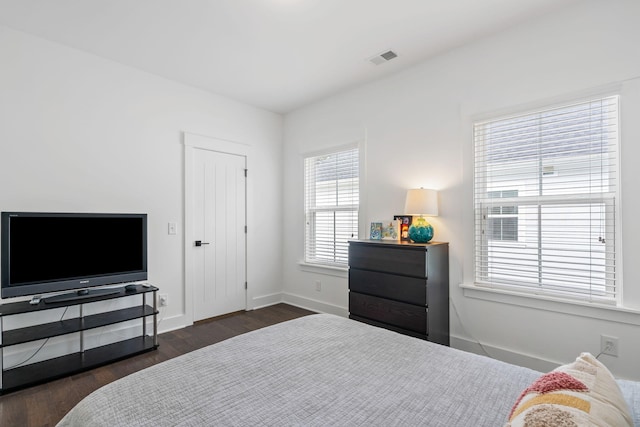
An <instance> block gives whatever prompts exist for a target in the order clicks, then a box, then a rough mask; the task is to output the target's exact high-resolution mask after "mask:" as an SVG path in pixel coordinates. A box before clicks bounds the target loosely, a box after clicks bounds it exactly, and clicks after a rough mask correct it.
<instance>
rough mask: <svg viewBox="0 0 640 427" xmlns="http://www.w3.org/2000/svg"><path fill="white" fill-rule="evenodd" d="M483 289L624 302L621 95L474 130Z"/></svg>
mask: <svg viewBox="0 0 640 427" xmlns="http://www.w3.org/2000/svg"><path fill="white" fill-rule="evenodd" d="M474 145H475V147H474V157H475V172H474V203H475V281H476V283H477V284H478V285H481V286H489V287H494V288H496V287H502V288H508V289H518V290H522V291H525V292H533V293H536V294H546V295H555V296H562V297H568V298H575V299H583V300H591V301H598V302H609V303H615V302H616V301H617V300H616V298H617V297H618V295H619V292H618V290H617V288H616V284H617V283H618V281H619V277H618V275H617V268H616V259H617V258H616V250H615V249H616V238H617V234H616V232H617V227H616V212H617V209H618V208H617V197H616V196H617V178H618V145H619V142H618V97H617V96H611V97H605V98H598V99H593V100H589V101H586V102H577V103H574V104H571V105H564V106H560V107H556V108H550V109H545V110H540V111H532V112H528V113H525V114H521V115H518V116H512V117H506V118H497V119H492V120H488V121H482V122H477V123H475V124H474Z"/></svg>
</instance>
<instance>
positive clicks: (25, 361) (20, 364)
mask: <svg viewBox="0 0 640 427" xmlns="http://www.w3.org/2000/svg"><path fill="white" fill-rule="evenodd" d="M68 309H69V306H67V307H66V308H65V309H64V312H62V316H60V320H59V322H62V319H64V315H65V314H67V310H68ZM49 339H51V337H49V338H47V339H46V340H44V342H43V343H42V344H40V347H38V349H37V350H36V351H35V352H34V353H33V354H32V355H31V356H29V357H28V358H26V359H25V360H23V361H22V362H20V363H16V364H15V365H13V366H9V367H8V368H4V369H5V370H8V369H13V368H17V367H18V366H22V365H24V364H25V363H27V362H28V361H29V360H31V359H33V358H34V357H36V355H37V354H38V353H40V350H42V348H43V347H44V346H45V344H47V343H48V342H49Z"/></svg>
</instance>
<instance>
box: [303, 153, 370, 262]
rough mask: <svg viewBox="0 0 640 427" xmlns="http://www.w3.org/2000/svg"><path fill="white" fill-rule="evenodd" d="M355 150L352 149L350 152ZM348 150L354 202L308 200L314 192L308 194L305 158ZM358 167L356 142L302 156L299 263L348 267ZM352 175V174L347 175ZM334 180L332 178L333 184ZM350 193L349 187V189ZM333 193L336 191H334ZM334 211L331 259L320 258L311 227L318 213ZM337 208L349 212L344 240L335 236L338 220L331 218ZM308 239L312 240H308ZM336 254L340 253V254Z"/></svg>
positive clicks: (357, 196)
mask: <svg viewBox="0 0 640 427" xmlns="http://www.w3.org/2000/svg"><path fill="white" fill-rule="evenodd" d="M354 151H355V153H353V152H354ZM349 152H351V153H352V154H351V155H352V156H355V159H356V160H355V162H356V166H355V170H356V174H355V178H356V181H357V182H356V185H357V189H356V190H355V199H356V203H351V204H348V205H340V204H339V203H336V204H335V205H333V206H318V204H317V203H312V202H310V201H309V200H310V199H316V195H317V193H313V194H309V190H310V188H309V185H308V182H307V179H308V177H309V175H310V174H309V171H308V170H307V161H308V160H310V159H317V158H319V157H325V156H331V155H340V154H345V153H349ZM361 169H362V161H361V147H360V144H359V143H352V144H347V145H342V146H338V147H333V148H329V149H326V150H322V151H317V152H312V153H306V154H305V155H304V156H303V205H304V212H303V213H304V227H305V228H304V234H303V240H304V242H303V261H302V264H303V265H307V266H312V267H321V268H326V269H334V270H346V269H347V268H348V243H347V242H348V240H350V239H357V238H358V236H359V232H360V231H359V230H360V221H359V217H360V200H361V197H360V193H361V188H362V187H361V182H362V179H361ZM351 179H353V178H351ZM337 185H338V183H337V182H336V186H337ZM351 192H352V195H353V189H352V190H351ZM336 195H337V193H336ZM332 212H333V214H334V219H333V225H334V235H333V239H332V242H333V243H332V245H333V248H334V249H333V251H334V252H333V257H332V258H333V259H332V260H329V259H326V258H323V257H322V256H319V255H317V253H318V252H319V249H318V245H317V241H316V238H317V236H316V232H317V227H315V225H316V223H317V218H318V214H322V213H329V214H330V213H332ZM340 212H351V222H352V225H351V229H350V233H348V234H350V237H348V238H347V239H346V240H344V241H340V240H339V239H338V238H337V236H336V233H337V232H336V230H335V229H336V223H337V222H338V221H337V220H336V218H335V215H336V214H337V213H340ZM354 218H355V221H354ZM309 239H312V240H313V241H312V242H310V241H309ZM339 254H343V255H342V256H340V255H339Z"/></svg>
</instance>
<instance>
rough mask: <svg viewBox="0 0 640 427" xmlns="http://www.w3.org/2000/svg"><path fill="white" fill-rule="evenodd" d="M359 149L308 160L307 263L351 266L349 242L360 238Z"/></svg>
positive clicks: (306, 181) (306, 186)
mask: <svg viewBox="0 0 640 427" xmlns="http://www.w3.org/2000/svg"><path fill="white" fill-rule="evenodd" d="M358 159H359V154H358V149H357V148H351V149H347V150H342V151H337V152H333V153H329V154H325V155H320V156H311V157H307V158H305V161H304V170H305V178H304V180H305V184H304V192H305V226H306V230H305V262H308V263H317V264H327V265H336V266H346V265H348V257H349V253H348V251H349V248H348V243H347V242H348V240H349V239H353V238H357V237H358V208H359V195H360V190H359V164H358V163H359V160H358Z"/></svg>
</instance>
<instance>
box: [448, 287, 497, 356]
mask: <svg viewBox="0 0 640 427" xmlns="http://www.w3.org/2000/svg"><path fill="white" fill-rule="evenodd" d="M449 301H450V302H451V307H453V312H454V313H455V314H456V318H457V319H458V323H460V326H462V331H463V332H464V333H465V334H467V335H469V336H470V337H471V339H472V340H473V341H475V343H476V344H478V345H479V346H480V348H481V349H482V352H483V353H484V354H485V355H486V356H488V357H491V358H492V359H493V358H494V357H493V356H491V355H490V354H489V352H488V351H487V349H486V348H485V347H484V345H482V343H481V342H480V341H479V340H478V339H476V337H474V336H473V334H471V333H469V331H468V330H467V328H465V327H464V323H462V319H461V318H460V314H459V313H458V309H457V308H456V305H455V303H454V302H453V298H451V297H449Z"/></svg>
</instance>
